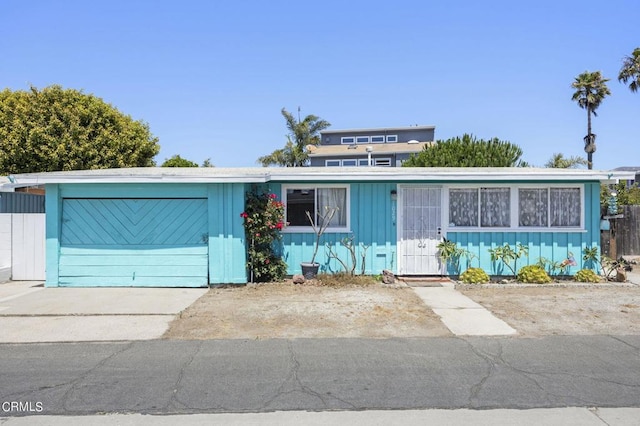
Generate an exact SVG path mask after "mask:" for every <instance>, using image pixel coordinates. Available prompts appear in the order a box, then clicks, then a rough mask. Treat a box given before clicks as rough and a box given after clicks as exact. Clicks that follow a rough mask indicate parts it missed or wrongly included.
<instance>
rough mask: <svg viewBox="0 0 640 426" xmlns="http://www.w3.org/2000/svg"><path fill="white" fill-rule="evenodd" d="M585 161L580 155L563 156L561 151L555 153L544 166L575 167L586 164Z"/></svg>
mask: <svg viewBox="0 0 640 426" xmlns="http://www.w3.org/2000/svg"><path fill="white" fill-rule="evenodd" d="M586 164H587V161H586V160H585V159H584V158H582V157H578V156H575V157H565V156H564V154H562V153H556V154H553V155H552V156H551V158H550V159H549V161H547V162H546V163H545V165H544V166H545V167H547V168H552V169H575V168H576V167H578V166H579V165H583V166H584V165H586Z"/></svg>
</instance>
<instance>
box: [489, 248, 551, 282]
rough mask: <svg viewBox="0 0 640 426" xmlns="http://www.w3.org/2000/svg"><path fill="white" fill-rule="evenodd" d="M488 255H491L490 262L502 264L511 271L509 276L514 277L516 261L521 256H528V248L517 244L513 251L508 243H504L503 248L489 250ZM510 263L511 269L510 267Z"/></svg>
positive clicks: (516, 266) (516, 267)
mask: <svg viewBox="0 0 640 426" xmlns="http://www.w3.org/2000/svg"><path fill="white" fill-rule="evenodd" d="M489 253H490V254H491V261H492V262H496V261H500V262H502V263H503V264H504V266H506V267H507V268H509V270H510V271H511V275H512V276H513V277H515V276H516V271H517V270H518V259H520V258H521V257H522V256H527V255H529V247H528V246H523V245H522V244H520V243H518V245H517V246H516V249H515V250H514V249H513V248H512V247H511V246H510V245H509V243H505V245H503V246H499V247H496V248H493V249H489ZM512 261H513V267H512V266H511V262H512ZM543 271H544V270H543Z"/></svg>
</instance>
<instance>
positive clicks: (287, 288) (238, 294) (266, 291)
mask: <svg viewBox="0 0 640 426" xmlns="http://www.w3.org/2000/svg"><path fill="white" fill-rule="evenodd" d="M460 291H461V292H462V293H463V294H465V295H467V296H468V297H470V298H471V299H473V300H475V301H477V302H478V303H480V304H482V305H483V306H484V307H486V308H487V309H489V310H490V311H491V312H493V313H494V314H495V315H496V316H497V317H499V318H501V319H503V320H505V321H506V322H507V323H508V324H509V325H511V326H512V327H513V328H515V329H516V330H518V336H522V337H536V336H543V335H552V334H563V335H576V334H582V335H585V334H620V335H625V334H640V286H636V287H614V286H604V287H597V288H596V287H568V288H562V287H534V288H473V289H464V290H460ZM451 335H452V334H451V333H450V332H449V330H448V329H447V328H446V327H445V326H444V325H443V324H442V323H441V322H440V320H439V319H438V317H437V316H436V315H435V314H434V313H433V312H432V311H431V310H430V309H428V308H427V307H426V306H425V305H424V303H423V302H422V301H421V300H420V299H419V298H418V296H416V294H415V293H414V292H413V290H412V289H411V288H410V287H397V288H393V287H385V286H383V285H381V284H379V285H370V286H364V287H362V286H344V287H338V288H335V287H324V286H317V285H310V284H308V283H305V284H302V285H295V284H292V283H291V282H285V283H278V284H262V285H251V286H240V287H229V288H218V289H211V290H210V291H209V292H207V293H206V294H205V295H204V296H203V297H201V298H200V299H199V300H198V301H196V303H194V304H193V305H192V306H191V307H189V308H188V309H187V310H185V311H184V312H182V314H181V315H180V317H179V318H177V319H176V320H174V321H173V323H172V324H171V326H170V329H169V330H168V331H167V333H166V334H165V336H164V337H165V338H169V339H269V338H312V337H367V338H390V337H430V336H451Z"/></svg>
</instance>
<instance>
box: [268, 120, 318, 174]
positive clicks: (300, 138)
mask: <svg viewBox="0 0 640 426" xmlns="http://www.w3.org/2000/svg"><path fill="white" fill-rule="evenodd" d="M280 112H281V113H282V116H283V117H284V119H285V122H286V125H287V129H289V134H288V135H287V143H286V144H285V146H284V148H280V149H276V150H275V151H273V152H272V153H271V154H269V155H265V156H263V157H260V158H258V163H260V164H262V166H264V167H267V166H271V165H274V164H275V165H278V166H284V167H302V166H305V165H306V164H307V160H308V159H309V153H308V152H307V146H308V145H318V144H319V143H320V132H321V131H322V130H324V129H326V128H327V127H329V126H330V125H331V124H329V122H328V121H326V120H322V119H321V118H320V117H318V116H316V115H313V114H310V115H307V116H306V117H305V118H304V119H303V120H302V121H300V117H298V119H297V120H296V118H295V117H294V116H293V114H291V113H290V112H288V111H287V110H286V109H284V108H282V111H280ZM299 113H300V108H298V114H299Z"/></svg>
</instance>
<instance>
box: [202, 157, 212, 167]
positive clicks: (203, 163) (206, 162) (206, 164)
mask: <svg viewBox="0 0 640 426" xmlns="http://www.w3.org/2000/svg"><path fill="white" fill-rule="evenodd" d="M200 167H215V166H214V165H213V163H212V162H211V158H207V159H206V160H204V161H203V162H202V166H200Z"/></svg>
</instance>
